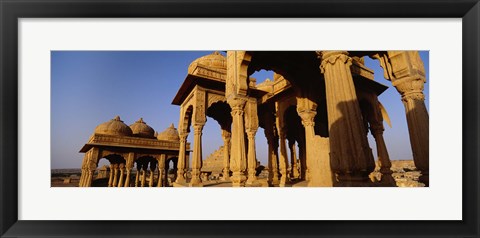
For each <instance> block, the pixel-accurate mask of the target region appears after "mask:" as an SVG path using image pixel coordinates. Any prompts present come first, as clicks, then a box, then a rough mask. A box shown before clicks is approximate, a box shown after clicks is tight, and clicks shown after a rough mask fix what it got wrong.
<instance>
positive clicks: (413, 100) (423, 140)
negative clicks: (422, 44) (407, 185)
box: [372, 51, 429, 186]
mask: <svg viewBox="0 0 480 238" xmlns="http://www.w3.org/2000/svg"><path fill="white" fill-rule="evenodd" d="M372 57H373V58H376V59H378V60H379V61H380V65H381V66H382V68H383V69H384V75H385V78H386V79H388V80H390V81H391V82H392V85H393V86H394V87H395V88H396V89H397V91H398V92H399V93H400V95H401V97H402V102H403V105H404V106H405V113H406V116H407V124H408V132H409V136H410V145H411V147H412V152H413V160H414V162H415V167H417V168H418V169H419V170H421V171H422V176H421V177H420V181H421V182H423V183H425V185H426V186H429V116H428V112H427V108H426V106H425V95H424V94H423V88H424V84H425V82H426V75H425V68H424V65H423V62H422V59H421V58H420V55H419V53H418V51H388V52H381V53H378V54H376V55H374V56H372Z"/></svg>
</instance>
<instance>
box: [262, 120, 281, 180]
mask: <svg viewBox="0 0 480 238" xmlns="http://www.w3.org/2000/svg"><path fill="white" fill-rule="evenodd" d="M274 129H275V124H274V123H273V119H272V117H271V116H270V115H268V116H267V117H266V118H265V130H264V133H265V137H266V138H267V143H268V183H269V185H270V186H275V185H279V184H280V180H279V178H278V157H277V154H278V152H277V151H278V147H277V145H278V142H277V141H278V138H277V137H276V136H275V133H274Z"/></svg>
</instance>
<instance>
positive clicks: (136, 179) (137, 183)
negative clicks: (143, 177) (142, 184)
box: [135, 167, 141, 187]
mask: <svg viewBox="0 0 480 238" xmlns="http://www.w3.org/2000/svg"><path fill="white" fill-rule="evenodd" d="M140 170H141V168H139V167H137V172H135V187H138V185H139V181H140Z"/></svg>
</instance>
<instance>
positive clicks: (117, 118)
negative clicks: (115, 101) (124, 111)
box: [113, 115, 121, 121]
mask: <svg viewBox="0 0 480 238" xmlns="http://www.w3.org/2000/svg"><path fill="white" fill-rule="evenodd" d="M113 120H115V121H121V120H120V116H118V115H117V116H115V118H113Z"/></svg>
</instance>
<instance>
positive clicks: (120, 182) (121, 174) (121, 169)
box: [118, 163, 125, 187]
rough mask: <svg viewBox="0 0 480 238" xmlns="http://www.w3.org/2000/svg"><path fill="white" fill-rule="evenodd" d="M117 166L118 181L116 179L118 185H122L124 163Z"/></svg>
mask: <svg viewBox="0 0 480 238" xmlns="http://www.w3.org/2000/svg"><path fill="white" fill-rule="evenodd" d="M118 168H119V177H120V178H119V181H118V187H123V174H124V172H125V164H123V163H122V164H120V166H119V167H118Z"/></svg>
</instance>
